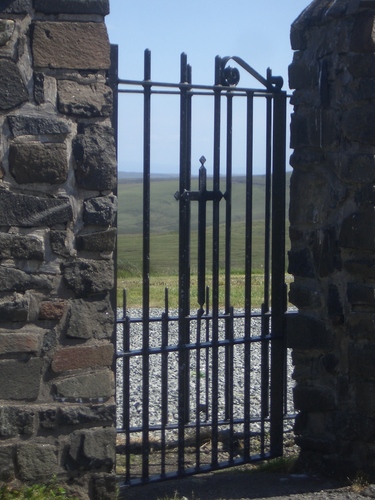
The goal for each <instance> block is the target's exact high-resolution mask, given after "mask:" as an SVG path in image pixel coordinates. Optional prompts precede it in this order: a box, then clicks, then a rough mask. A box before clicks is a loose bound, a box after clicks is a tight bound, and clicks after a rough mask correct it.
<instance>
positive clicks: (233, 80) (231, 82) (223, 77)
mask: <svg viewBox="0 0 375 500" xmlns="http://www.w3.org/2000/svg"><path fill="white" fill-rule="evenodd" d="M218 60H219V61H220V68H219V75H220V76H219V78H218V81H216V82H215V84H216V85H223V86H225V87H232V86H236V85H237V84H238V82H239V81H240V73H239V71H238V69H237V68H233V67H231V66H227V64H228V62H229V61H231V60H232V61H234V62H236V63H237V64H238V65H239V66H241V68H243V69H244V70H245V71H247V72H248V73H249V74H250V75H251V76H253V77H254V78H255V79H256V80H258V82H260V83H261V84H262V85H264V86H265V87H266V89H267V90H269V91H271V92H275V91H279V90H281V88H282V86H283V84H284V80H283V78H282V77H281V76H272V71H271V69H270V68H268V69H267V78H264V77H263V76H262V75H261V74H259V73H258V72H257V71H256V70H255V69H254V68H252V67H251V66H250V64H248V63H247V62H246V61H244V60H243V59H241V57H238V56H226V57H221V58H220V57H218Z"/></svg>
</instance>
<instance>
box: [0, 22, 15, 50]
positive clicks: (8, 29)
mask: <svg viewBox="0 0 375 500" xmlns="http://www.w3.org/2000/svg"><path fill="white" fill-rule="evenodd" d="M14 26H15V22H14V21H12V20H11V19H0V47H4V45H6V44H7V43H8V42H9V40H10V39H11V37H12V35H13V32H14Z"/></svg>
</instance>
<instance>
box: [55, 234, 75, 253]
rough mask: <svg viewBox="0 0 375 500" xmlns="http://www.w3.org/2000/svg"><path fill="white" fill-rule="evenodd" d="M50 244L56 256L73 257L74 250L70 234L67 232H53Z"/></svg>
mask: <svg viewBox="0 0 375 500" xmlns="http://www.w3.org/2000/svg"><path fill="white" fill-rule="evenodd" d="M50 242H51V248H52V251H53V252H54V253H55V254H56V255H61V256H62V257H69V256H70V255H72V249H71V248H70V245H69V238H68V233H67V232H66V231H51V232H50Z"/></svg>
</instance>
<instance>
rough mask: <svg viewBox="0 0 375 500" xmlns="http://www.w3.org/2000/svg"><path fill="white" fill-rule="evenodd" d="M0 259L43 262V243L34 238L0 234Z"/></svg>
mask: <svg viewBox="0 0 375 500" xmlns="http://www.w3.org/2000/svg"><path fill="white" fill-rule="evenodd" d="M0 259H20V260H39V261H42V260H44V246H43V242H42V241H41V240H40V239H38V238H35V237H34V236H23V235H18V234H11V233H1V232H0Z"/></svg>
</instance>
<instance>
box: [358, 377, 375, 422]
mask: <svg viewBox="0 0 375 500" xmlns="http://www.w3.org/2000/svg"><path fill="white" fill-rule="evenodd" d="M355 399H356V404H357V408H358V410H359V412H361V413H362V414H363V415H366V416H372V417H374V416H375V381H365V380H363V379H360V380H358V381H357V382H356V384H355Z"/></svg>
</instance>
